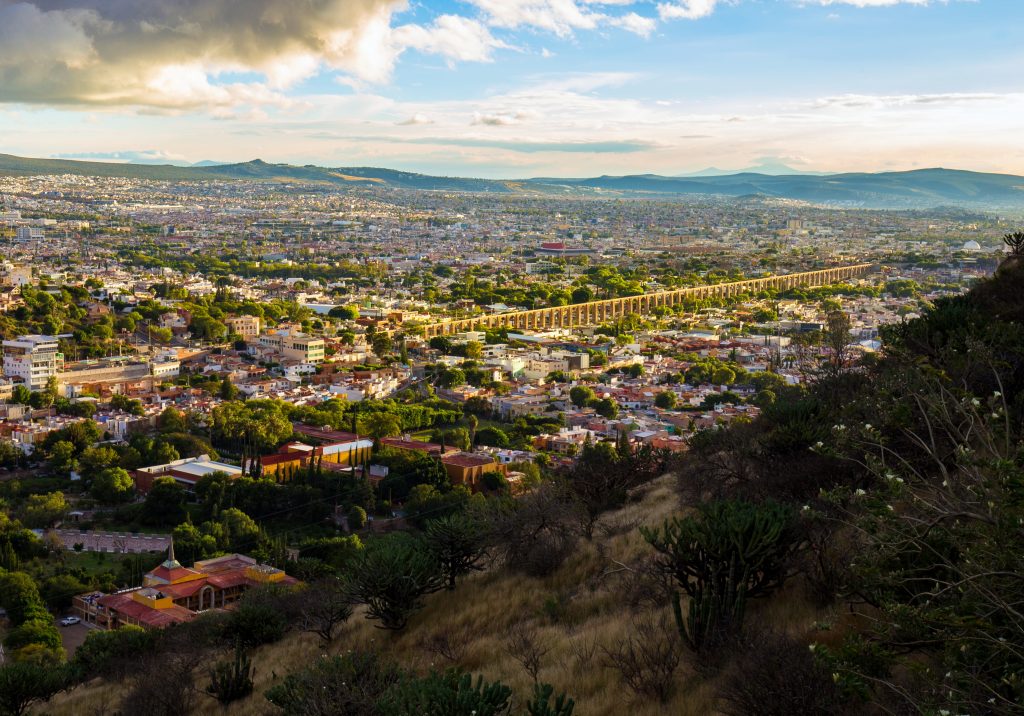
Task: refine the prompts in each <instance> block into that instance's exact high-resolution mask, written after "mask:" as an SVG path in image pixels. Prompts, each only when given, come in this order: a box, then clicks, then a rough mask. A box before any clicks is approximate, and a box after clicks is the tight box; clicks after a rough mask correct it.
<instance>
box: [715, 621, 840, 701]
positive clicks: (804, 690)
mask: <svg viewBox="0 0 1024 716" xmlns="http://www.w3.org/2000/svg"><path fill="white" fill-rule="evenodd" d="M732 646H733V647H734V648H733V649H731V651H734V652H735V653H736V657H737V658H736V659H735V661H734V662H733V664H732V666H731V668H730V669H729V671H728V672H727V673H726V674H725V677H724V678H723V679H722V681H721V686H720V687H719V690H718V699H719V701H720V702H721V708H722V712H723V713H725V714H728V715H729V716H747V714H754V713H756V714H759V715H760V716H790V715H791V714H802V715H804V716H833V715H834V714H838V713H841V711H842V709H841V703H840V697H839V696H840V695H839V690H838V689H837V687H836V684H835V682H834V681H833V679H832V676H831V675H830V673H829V670H828V669H827V668H825V667H824V666H823V665H822V664H820V663H818V662H817V661H816V660H815V658H814V655H813V653H812V652H811V651H810V650H809V649H808V648H807V646H806V645H805V644H801V643H800V642H797V641H795V640H793V639H791V638H789V637H787V636H785V635H784V634H779V633H775V632H771V631H764V632H760V633H756V634H754V635H752V636H748V637H744V638H741V639H739V640H737V641H736V642H735V643H734V644H733V645H732Z"/></svg>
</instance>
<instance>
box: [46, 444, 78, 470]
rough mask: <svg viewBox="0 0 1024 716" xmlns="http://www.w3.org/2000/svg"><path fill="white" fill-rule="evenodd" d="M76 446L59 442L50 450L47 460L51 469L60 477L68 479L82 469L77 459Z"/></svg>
mask: <svg viewBox="0 0 1024 716" xmlns="http://www.w3.org/2000/svg"><path fill="white" fill-rule="evenodd" d="M75 455H76V451H75V445H74V443H71V442H69V441H67V440H59V441H57V442H56V443H54V444H53V446H52V447H51V448H50V450H49V453H48V455H47V458H48V459H49V462H50V469H51V470H53V471H54V472H55V473H57V474H58V475H62V476H64V477H67V476H68V475H69V474H70V473H72V472H77V471H78V470H79V469H80V467H81V466H80V465H79V463H78V458H77V457H75Z"/></svg>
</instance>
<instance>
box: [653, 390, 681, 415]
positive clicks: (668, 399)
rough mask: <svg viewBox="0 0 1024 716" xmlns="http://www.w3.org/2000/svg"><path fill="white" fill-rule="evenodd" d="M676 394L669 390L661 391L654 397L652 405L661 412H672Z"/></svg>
mask: <svg viewBox="0 0 1024 716" xmlns="http://www.w3.org/2000/svg"><path fill="white" fill-rule="evenodd" d="M676 400H677V399H676V394H675V393H673V392H672V391H671V390H663V391H661V392H660V393H658V394H657V395H655V396H654V404H655V405H656V406H658V407H659V408H661V409H662V410H672V408H674V407H676Z"/></svg>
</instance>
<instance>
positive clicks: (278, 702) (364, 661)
mask: <svg viewBox="0 0 1024 716" xmlns="http://www.w3.org/2000/svg"><path fill="white" fill-rule="evenodd" d="M399 676H400V672H399V671H398V669H396V668H395V667H394V666H393V665H391V664H388V663H386V662H383V661H382V660H381V658H380V657H379V656H378V655H377V654H373V653H366V652H349V653H348V654H345V655H343V656H333V657H324V658H322V659H319V660H318V661H316V662H315V663H314V664H313V665H312V666H310V667H308V668H306V669H303V670H301V671H297V672H294V673H291V674H289V675H288V676H286V677H285V679H284V681H282V682H281V683H280V684H278V685H276V686H274V687H272V688H270V689H268V690H267V692H266V694H265V696H266V698H267V701H269V702H270V703H272V704H274V705H275V706H277V707H278V708H280V709H281V710H283V711H284V713H285V716H337V715H338V714H345V715H346V716H379V714H380V712H379V711H378V710H377V699H378V698H379V697H380V695H381V694H382V693H384V691H385V690H387V689H388V688H389V687H390V686H391V685H392V684H394V683H395V682H396V681H398V678H399Z"/></svg>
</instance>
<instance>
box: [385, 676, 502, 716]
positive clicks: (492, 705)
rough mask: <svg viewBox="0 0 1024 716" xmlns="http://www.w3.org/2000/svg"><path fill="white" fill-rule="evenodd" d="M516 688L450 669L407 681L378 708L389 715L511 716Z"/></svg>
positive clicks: (395, 685) (394, 686)
mask: <svg viewBox="0 0 1024 716" xmlns="http://www.w3.org/2000/svg"><path fill="white" fill-rule="evenodd" d="M511 696H512V689H510V688H509V687H507V686H505V685H504V684H502V683H501V682H500V681H495V682H494V683H488V682H486V681H484V677H482V676H478V677H477V679H476V682H475V683H474V681H473V677H472V676H471V675H470V674H465V673H461V672H459V671H457V670H455V669H449V670H448V671H445V672H444V673H438V672H436V671H435V672H431V673H430V674H429V675H427V676H425V677H424V678H422V679H416V678H404V679H400V680H399V681H397V682H396V683H395V684H394V685H393V686H392V687H391V688H390V689H388V690H387V691H386V692H385V693H384V695H383V696H382V698H381V700H380V702H379V703H378V705H377V708H378V710H379V712H380V713H382V714H388V716H422V714H444V715H445V716H499V714H507V713H508V711H509V708H510V705H509V698H510V697H511Z"/></svg>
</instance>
